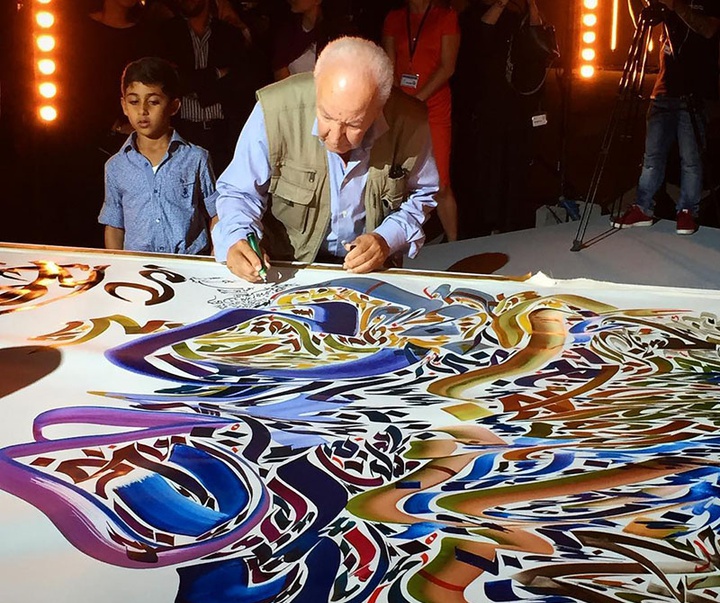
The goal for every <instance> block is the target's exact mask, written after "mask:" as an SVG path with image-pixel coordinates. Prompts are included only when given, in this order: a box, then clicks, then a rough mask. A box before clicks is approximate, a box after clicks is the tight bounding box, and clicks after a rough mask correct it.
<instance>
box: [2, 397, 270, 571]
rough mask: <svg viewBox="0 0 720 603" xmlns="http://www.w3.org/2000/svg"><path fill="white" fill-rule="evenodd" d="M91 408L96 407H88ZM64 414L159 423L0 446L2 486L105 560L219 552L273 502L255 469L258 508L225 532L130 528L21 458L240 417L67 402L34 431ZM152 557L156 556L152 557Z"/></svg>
mask: <svg viewBox="0 0 720 603" xmlns="http://www.w3.org/2000/svg"><path fill="white" fill-rule="evenodd" d="M88 410H89V411H90V412H87V411H88ZM63 417H64V418H67V419H68V422H69V423H78V424H80V423H85V424H96V425H100V424H102V425H113V426H140V425H145V426H148V425H155V426H151V427H146V428H145V429H142V430H140V431H138V430H134V431H129V432H125V433H118V434H107V435H93V436H78V437H73V438H67V439H63V440H57V441H51V440H46V439H43V440H41V441H38V442H31V443H27V444H18V445H15V446H10V447H7V448H5V449H3V450H1V451H0V489H2V490H4V491H6V492H8V493H10V494H13V495H15V496H17V497H19V498H22V499H23V500H25V501H27V502H28V503H30V504H31V505H33V506H34V507H36V508H37V509H39V510H40V511H42V512H43V513H44V514H45V515H46V516H47V517H48V518H49V519H50V520H51V521H52V522H53V524H54V525H55V526H56V527H57V528H58V530H60V532H61V533H62V534H63V535H64V536H65V538H66V539H67V540H68V542H70V543H71V544H72V545H73V546H75V547H76V548H77V549H79V550H80V551H82V552H83V553H85V554H87V555H88V556H91V557H93V558H95V559H98V560H99V561H104V562H106V563H110V564H112V565H117V566H120V567H127V568H147V567H165V566H169V565H174V564H179V563H184V562H187V561H192V560H197V559H200V558H202V557H205V556H207V555H209V554H212V553H216V552H218V551H220V550H222V549H223V548H225V547H227V546H230V545H232V544H234V543H235V542H237V541H238V540H239V539H241V538H243V537H244V536H246V535H247V534H249V533H250V532H251V531H252V530H253V529H255V528H256V527H257V525H258V524H259V523H260V521H261V520H262V519H263V518H264V517H265V515H266V514H267V511H268V510H269V508H270V496H269V494H268V491H267V488H266V487H265V485H264V484H263V483H262V481H261V480H260V479H259V478H257V476H255V475H254V473H252V472H250V475H252V476H254V477H256V480H255V481H256V482H257V483H256V484H255V485H254V486H251V488H253V489H252V491H253V492H254V493H256V494H258V495H259V500H258V502H257V504H256V506H255V509H254V510H253V511H252V512H251V513H249V514H248V515H247V516H246V518H245V521H244V522H243V523H242V524H241V525H239V526H238V527H236V528H234V529H232V530H230V531H229V532H227V533H226V534H224V535H223V536H220V537H217V538H213V539H208V540H203V541H202V542H200V541H197V542H195V543H193V544H188V545H182V546H179V547H171V546H168V545H159V544H158V543H155V542H150V541H148V540H147V539H145V538H144V537H142V536H141V535H138V534H135V533H131V532H130V531H129V530H127V529H125V528H126V526H127V524H125V523H124V522H123V521H122V520H121V519H120V517H118V516H117V515H116V514H115V513H114V512H112V511H111V510H110V509H108V508H105V507H103V506H100V505H98V504H97V503H96V502H95V500H94V497H93V496H92V495H90V494H88V493H87V492H85V491H83V490H82V489H80V488H77V487H75V486H73V485H72V484H68V483H67V482H65V481H63V480H60V479H58V478H56V477H53V476H51V475H48V474H46V473H43V472H42V471H39V470H37V469H35V468H33V467H29V466H27V465H25V464H22V463H20V462H18V461H16V460H15V459H16V458H19V457H26V456H37V455H42V454H46V453H50V452H56V451H60V450H67V449H68V448H75V447H76V448H84V447H91V446H108V445H111V444H119V443H125V442H135V441H138V440H141V439H146V438H150V437H165V436H172V435H178V434H183V433H184V434H187V433H189V432H190V431H192V429H194V428H196V427H198V426H199V425H203V426H206V427H223V426H226V425H228V424H232V423H234V421H228V420H226V419H217V418H213V417H191V416H189V415H185V414H174V415H167V414H164V413H163V414H160V413H148V412H146V411H132V410H118V409H105V408H93V409H87V408H65V409H57V410H52V411H48V412H46V413H43V414H42V415H40V416H39V417H38V418H37V421H38V424H37V425H36V426H35V427H34V430H33V431H34V432H35V433H38V434H40V435H41V434H42V429H43V428H44V427H47V426H49V425H53V424H59V423H60V418H63ZM41 437H42V435H41ZM216 452H217V451H216ZM234 461H235V462H241V458H240V457H236V458H235V459H234ZM113 534H114V535H116V536H119V539H123V540H127V541H129V542H137V543H140V545H141V546H140V547H137V548H136V549H135V550H134V551H133V552H131V551H130V549H129V547H127V546H123V545H122V544H120V543H118V542H116V540H114V539H113V537H112V535H113ZM133 553H134V555H133ZM148 553H149V555H148ZM131 555H132V556H131ZM141 556H144V557H145V559H146V560H141V559H140V557H141ZM150 558H151V559H152V561H148V560H147V559H150Z"/></svg>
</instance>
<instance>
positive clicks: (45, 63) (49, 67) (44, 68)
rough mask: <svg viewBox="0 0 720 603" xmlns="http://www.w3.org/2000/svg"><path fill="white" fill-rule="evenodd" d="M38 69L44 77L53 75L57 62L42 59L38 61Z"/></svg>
mask: <svg viewBox="0 0 720 603" xmlns="http://www.w3.org/2000/svg"><path fill="white" fill-rule="evenodd" d="M37 68H38V71H39V72H40V73H42V74H43V75H52V74H53V73H55V61H53V60H52V59H41V60H39V61H38V64H37Z"/></svg>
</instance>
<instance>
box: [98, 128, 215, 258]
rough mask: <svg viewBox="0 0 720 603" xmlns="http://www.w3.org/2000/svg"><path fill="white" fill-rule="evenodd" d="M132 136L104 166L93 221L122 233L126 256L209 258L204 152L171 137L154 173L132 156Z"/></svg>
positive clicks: (208, 174) (209, 191)
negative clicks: (102, 189) (146, 253)
mask: <svg viewBox="0 0 720 603" xmlns="http://www.w3.org/2000/svg"><path fill="white" fill-rule="evenodd" d="M136 136H137V135H136V133H134V132H133V134H131V135H130V137H129V138H128V139H127V141H125V144H124V145H123V146H122V148H121V149H120V150H119V151H118V152H117V153H116V154H115V155H113V156H112V157H111V158H110V159H108V161H107V163H106V164H105V202H104V203H103V206H102V209H101V210H100V216H99V217H98V221H99V222H100V223H101V224H105V225H107V226H113V227H115V228H122V229H123V230H124V231H125V240H124V248H125V249H128V250H132V251H152V252H159V253H182V254H201V253H209V252H210V236H209V233H208V224H209V219H210V218H212V217H214V216H215V214H216V211H215V199H214V197H213V192H214V191H215V176H214V174H213V171H212V166H211V165H210V161H209V156H208V152H207V151H206V150H205V149H203V148H202V147H198V146H196V145H194V144H192V143H189V142H187V141H186V140H185V139H184V138H183V137H182V136H180V135H179V134H178V133H177V132H173V135H172V138H171V139H170V144H169V145H168V150H167V153H166V154H165V157H163V159H162V161H161V162H160V163H159V164H158V166H157V168H156V169H155V170H153V166H152V165H150V161H149V160H148V159H147V157H145V156H144V155H143V154H142V153H140V152H139V151H138V150H137V143H136ZM203 205H204V208H203Z"/></svg>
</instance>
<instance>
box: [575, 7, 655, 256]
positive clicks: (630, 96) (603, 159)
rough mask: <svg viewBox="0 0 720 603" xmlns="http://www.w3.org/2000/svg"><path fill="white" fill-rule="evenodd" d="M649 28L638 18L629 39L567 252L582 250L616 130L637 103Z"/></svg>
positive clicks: (643, 20) (641, 82)
mask: <svg viewBox="0 0 720 603" xmlns="http://www.w3.org/2000/svg"><path fill="white" fill-rule="evenodd" d="M651 27H652V26H651V24H650V22H649V20H648V19H646V18H643V16H642V15H641V17H640V20H639V21H638V26H637V29H636V30H635V34H634V36H633V41H632V44H631V45H630V51H629V52H628V57H627V60H626V62H625V67H624V68H623V74H622V77H621V78H620V84H619V87H618V95H617V99H616V101H615V106H614V107H613V111H612V114H611V116H610V121H609V123H608V126H607V128H606V130H605V135H604V137H603V142H602V146H601V149H600V154H599V155H598V160H597V162H596V165H595V171H594V173H593V177H592V180H591V182H590V188H589V190H588V195H587V197H586V199H585V202H584V205H583V211H582V215H581V218H580V223H579V225H578V229H577V233H576V235H575V239H574V240H573V245H572V247H571V249H570V250H571V251H580V250H581V249H583V246H584V243H583V241H584V239H585V233H586V231H587V227H588V223H589V221H590V215H591V208H592V206H593V205H594V204H595V199H596V197H597V193H598V190H599V187H600V183H601V181H602V176H603V173H604V171H605V166H606V164H607V160H608V157H609V155H610V150H611V147H612V145H613V141H614V139H615V136H616V130H617V128H618V126H619V125H620V123H621V122H623V121H625V123H626V131H627V123H628V119H627V117H628V115H632V114H633V106H632V105H633V103H637V102H638V101H639V100H640V96H641V94H640V93H641V91H642V86H643V80H644V75H645V64H646V58H647V53H648V46H649V41H650V30H651ZM628 104H630V107H629V108H628V106H627V105H628ZM628 109H629V112H628ZM623 112H624V113H625V119H623Z"/></svg>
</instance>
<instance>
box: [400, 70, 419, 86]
mask: <svg viewBox="0 0 720 603" xmlns="http://www.w3.org/2000/svg"><path fill="white" fill-rule="evenodd" d="M419 81H420V76H419V75H417V74H411V73H403V74H402V77H401V78H400V85H401V86H404V87H405V88H417V87H418V82H419Z"/></svg>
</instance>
